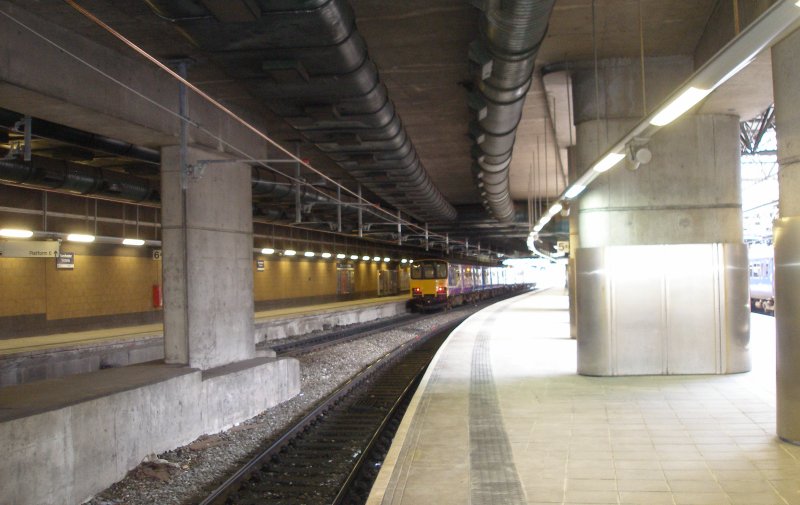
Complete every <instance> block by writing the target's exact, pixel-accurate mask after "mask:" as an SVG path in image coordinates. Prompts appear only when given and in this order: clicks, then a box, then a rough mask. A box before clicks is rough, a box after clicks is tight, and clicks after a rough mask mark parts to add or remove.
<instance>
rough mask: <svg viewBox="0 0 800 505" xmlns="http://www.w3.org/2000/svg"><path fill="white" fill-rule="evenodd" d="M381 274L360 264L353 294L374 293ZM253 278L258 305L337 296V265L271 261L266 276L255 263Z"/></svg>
mask: <svg viewBox="0 0 800 505" xmlns="http://www.w3.org/2000/svg"><path fill="white" fill-rule="evenodd" d="M377 272H378V269H377V266H376V265H375V264H372V263H369V264H367V263H360V264H357V265H356V268H355V276H354V277H355V279H354V286H353V289H354V293H353V294H356V295H358V294H370V293H374V292H375V290H376V289H377V282H378V280H377V279H378V277H377V276H378V273H377ZM253 276H254V281H253V291H254V299H255V301H256V302H260V301H267V300H283V299H292V298H305V297H316V296H329V295H335V294H337V293H336V262H335V261H324V260H315V259H311V260H305V259H281V260H278V259H276V260H271V259H270V260H265V261H264V271H263V272H259V271H257V267H256V262H255V261H254V262H253Z"/></svg>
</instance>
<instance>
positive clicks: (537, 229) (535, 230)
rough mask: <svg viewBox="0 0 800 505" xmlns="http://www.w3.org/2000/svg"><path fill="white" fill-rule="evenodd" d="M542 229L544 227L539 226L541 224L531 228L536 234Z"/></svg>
mask: <svg viewBox="0 0 800 505" xmlns="http://www.w3.org/2000/svg"><path fill="white" fill-rule="evenodd" d="M542 228H544V225H543V224H541V223H538V224H537V225H536V226H534V227H533V231H534V232H536V233H539V232H540V231H542Z"/></svg>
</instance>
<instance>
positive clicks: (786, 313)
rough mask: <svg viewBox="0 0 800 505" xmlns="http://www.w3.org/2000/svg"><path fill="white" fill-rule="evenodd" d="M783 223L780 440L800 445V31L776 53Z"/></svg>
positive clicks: (779, 232) (778, 225)
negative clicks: (799, 106)
mask: <svg viewBox="0 0 800 505" xmlns="http://www.w3.org/2000/svg"><path fill="white" fill-rule="evenodd" d="M772 79H773V90H774V94H775V118H776V120H775V121H776V126H775V129H776V131H777V133H778V163H779V164H780V172H779V179H778V180H779V184H780V185H779V188H780V189H779V192H780V196H779V198H780V201H779V208H780V216H781V217H780V219H777V220H776V221H775V230H774V237H775V318H776V330H777V339H778V341H777V381H776V386H777V428H778V436H779V437H781V438H782V439H784V440H787V441H790V442H792V443H795V444H800V386H798V385H799V384H800V311H798V310H797V307H798V306H800V266H798V265H800V198H798V196H797V195H798V192H799V191H800V111H798V108H797V104H798V101H800V87H798V85H797V83H798V79H800V31H797V32H795V33H793V34H792V35H790V36H789V37H787V38H786V39H784V40H783V41H782V42H780V43H779V44H777V45H775V46H774V47H773V48H772Z"/></svg>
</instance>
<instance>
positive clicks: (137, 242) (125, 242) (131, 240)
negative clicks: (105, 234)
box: [122, 238, 144, 247]
mask: <svg viewBox="0 0 800 505" xmlns="http://www.w3.org/2000/svg"><path fill="white" fill-rule="evenodd" d="M122 245H134V246H137V247H138V246H142V245H144V240H142V239H140V238H126V239H123V240H122Z"/></svg>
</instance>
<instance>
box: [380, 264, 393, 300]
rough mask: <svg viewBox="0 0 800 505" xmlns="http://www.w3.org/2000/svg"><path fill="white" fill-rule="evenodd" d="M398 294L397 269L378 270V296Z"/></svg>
mask: <svg viewBox="0 0 800 505" xmlns="http://www.w3.org/2000/svg"><path fill="white" fill-rule="evenodd" d="M396 294H397V270H381V271H379V272H378V296H391V295H396Z"/></svg>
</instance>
